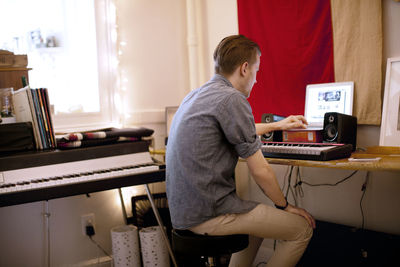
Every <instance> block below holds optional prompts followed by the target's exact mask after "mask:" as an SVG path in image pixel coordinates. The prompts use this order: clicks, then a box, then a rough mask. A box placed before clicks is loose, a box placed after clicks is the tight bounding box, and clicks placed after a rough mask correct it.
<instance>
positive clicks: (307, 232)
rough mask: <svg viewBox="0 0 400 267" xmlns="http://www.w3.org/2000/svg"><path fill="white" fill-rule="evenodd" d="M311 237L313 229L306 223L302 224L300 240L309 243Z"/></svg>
mask: <svg viewBox="0 0 400 267" xmlns="http://www.w3.org/2000/svg"><path fill="white" fill-rule="evenodd" d="M312 235H313V228H312V227H311V226H310V225H309V224H308V223H307V222H306V223H305V224H304V227H303V230H302V234H301V237H300V238H301V239H302V240H304V241H309V240H310V239H311V237H312Z"/></svg>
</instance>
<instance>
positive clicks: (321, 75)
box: [237, 0, 334, 122]
mask: <svg viewBox="0 0 400 267" xmlns="http://www.w3.org/2000/svg"><path fill="white" fill-rule="evenodd" d="M237 4H238V18H239V33H240V34H243V35H245V36H247V37H249V38H250V39H252V40H254V41H256V42H257V43H258V44H259V45H260V48H261V65H260V70H259V72H258V74H257V83H256V84H255V85H254V87H253V91H252V92H251V95H250V97H249V102H250V105H251V107H252V109H253V115H254V118H255V121H256V122H260V120H261V116H262V114H263V113H274V114H278V115H282V116H288V115H291V114H304V102H305V88H306V85H307V84H313V83H325V82H334V68H333V41H332V40H333V39H332V38H333V37H332V23H331V10H330V0H291V1H282V0H251V1H249V0H237Z"/></svg>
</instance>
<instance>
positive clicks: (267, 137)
mask: <svg viewBox="0 0 400 267" xmlns="http://www.w3.org/2000/svg"><path fill="white" fill-rule="evenodd" d="M284 118H285V117H282V116H279V115H275V114H272V113H264V114H263V115H262V117H261V122H262V123H271V122H276V121H280V120H283V119H284ZM261 141H263V142H282V131H273V132H269V133H266V134H263V135H261Z"/></svg>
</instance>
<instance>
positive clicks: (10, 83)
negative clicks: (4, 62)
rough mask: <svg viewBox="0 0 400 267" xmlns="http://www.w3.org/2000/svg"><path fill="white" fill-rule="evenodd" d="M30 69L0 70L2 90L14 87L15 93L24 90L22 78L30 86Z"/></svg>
mask: <svg viewBox="0 0 400 267" xmlns="http://www.w3.org/2000/svg"><path fill="white" fill-rule="evenodd" d="M30 70H31V69H30V68H23V67H21V68H11V67H9V68H0V88H8V87H13V88H14V91H15V90H18V89H20V88H22V87H23V86H22V77H23V76H25V77H26V82H27V83H28V84H29V78H28V71H30Z"/></svg>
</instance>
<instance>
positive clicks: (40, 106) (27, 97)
mask: <svg viewBox="0 0 400 267" xmlns="http://www.w3.org/2000/svg"><path fill="white" fill-rule="evenodd" d="M13 101H14V110H15V117H16V121H17V122H31V123H32V126H33V133H34V137H35V145H36V149H49V148H55V147H56V138H55V133H54V128H53V122H52V119H51V112H50V101H49V96H48V91H47V89H46V88H39V89H31V88H30V87H29V86H26V87H24V88H21V89H19V90H17V91H15V92H14V98H13Z"/></svg>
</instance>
